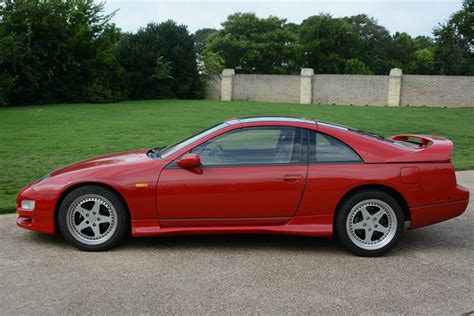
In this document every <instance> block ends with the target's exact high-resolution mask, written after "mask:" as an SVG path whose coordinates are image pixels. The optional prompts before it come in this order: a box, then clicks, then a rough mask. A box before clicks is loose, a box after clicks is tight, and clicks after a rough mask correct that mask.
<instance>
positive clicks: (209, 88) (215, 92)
mask: <svg viewBox="0 0 474 316" xmlns="http://www.w3.org/2000/svg"><path fill="white" fill-rule="evenodd" d="M205 82H206V89H205V91H204V99H206V100H220V99H221V85H222V80H221V78H220V77H219V76H217V75H214V76H209V77H208V78H206V81H205Z"/></svg>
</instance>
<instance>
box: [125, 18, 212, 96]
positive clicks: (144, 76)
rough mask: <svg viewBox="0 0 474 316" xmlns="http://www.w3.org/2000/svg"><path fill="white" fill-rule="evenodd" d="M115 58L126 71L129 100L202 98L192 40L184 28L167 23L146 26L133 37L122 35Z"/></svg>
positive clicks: (129, 34) (170, 22) (128, 34)
mask: <svg viewBox="0 0 474 316" xmlns="http://www.w3.org/2000/svg"><path fill="white" fill-rule="evenodd" d="M117 56H118V59H119V61H120V64H121V66H122V67H123V68H124V69H125V71H126V74H127V84H128V96H129V97H130V98H132V99H163V98H186V99H192V98H199V97H202V95H203V82H202V80H201V78H200V77H199V74H198V69H197V62H196V54H195V52H194V40H193V37H192V36H191V35H190V34H189V32H188V30H187V28H186V26H184V25H177V24H176V22H174V21H171V20H169V21H166V22H163V23H160V24H156V23H150V24H148V25H147V26H146V27H145V28H141V29H139V30H138V32H137V33H135V34H131V33H125V34H122V38H121V40H120V42H119V44H118V47H117Z"/></svg>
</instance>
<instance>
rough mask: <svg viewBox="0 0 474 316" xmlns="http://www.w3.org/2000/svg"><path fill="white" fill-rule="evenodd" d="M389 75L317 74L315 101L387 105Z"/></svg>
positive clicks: (315, 79) (314, 92)
mask: <svg viewBox="0 0 474 316" xmlns="http://www.w3.org/2000/svg"><path fill="white" fill-rule="evenodd" d="M387 94H388V76H362V75H315V76H314V77H313V103H320V104H354V105H366V104H367V105H387Z"/></svg>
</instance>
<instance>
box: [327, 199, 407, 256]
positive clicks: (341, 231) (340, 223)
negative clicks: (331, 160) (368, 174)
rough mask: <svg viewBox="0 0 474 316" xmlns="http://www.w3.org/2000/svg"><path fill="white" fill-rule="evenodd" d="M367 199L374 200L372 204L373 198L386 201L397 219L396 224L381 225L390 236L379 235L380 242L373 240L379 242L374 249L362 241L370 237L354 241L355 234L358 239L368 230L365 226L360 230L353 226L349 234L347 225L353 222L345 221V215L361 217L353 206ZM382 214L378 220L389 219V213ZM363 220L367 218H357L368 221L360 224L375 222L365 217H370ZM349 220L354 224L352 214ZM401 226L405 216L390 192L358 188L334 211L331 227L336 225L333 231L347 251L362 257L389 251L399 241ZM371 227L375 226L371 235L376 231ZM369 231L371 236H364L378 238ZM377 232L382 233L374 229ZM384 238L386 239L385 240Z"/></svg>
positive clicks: (367, 201)
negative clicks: (357, 190)
mask: <svg viewBox="0 0 474 316" xmlns="http://www.w3.org/2000/svg"><path fill="white" fill-rule="evenodd" d="M369 201H372V202H375V203H377V202H376V201H382V202H384V203H385V204H387V205H388V206H389V207H390V208H391V209H392V210H393V213H394V214H392V217H395V218H396V222H397V223H396V225H393V226H389V225H388V224H387V227H382V226H380V227H382V228H384V229H387V230H388V231H389V232H390V233H387V236H390V238H389V237H383V236H384V235H382V236H381V237H380V241H377V240H375V241H374V243H377V242H379V243H380V247H378V248H375V247H377V245H363V244H362V243H363V242H366V241H367V240H369V243H370V242H371V240H372V239H366V241H364V240H361V241H360V242H359V241H358V240H357V237H359V238H360V239H363V238H365V234H366V233H367V230H366V229H367V228H364V229H361V230H356V229H352V230H353V231H354V232H353V233H352V234H351V231H350V229H349V227H348V226H350V225H353V224H351V222H350V221H349V222H348V216H349V215H351V216H359V217H360V216H362V215H361V214H362V212H361V211H359V214H357V211H356V208H355V207H357V206H358V205H364V203H370V202H369ZM365 205H367V204H365ZM382 205H383V204H382ZM370 207H373V208H374V209H375V210H374V211H373V212H374V213H376V212H377V208H376V206H369V208H370ZM362 208H363V207H362ZM353 209H354V210H353ZM351 211H352V213H351ZM354 214H355V215H354ZM372 215H374V214H371V216H372ZM393 215H394V216H393ZM382 216H383V215H382ZM385 216H386V217H385V218H383V219H382V218H378V221H385V222H388V215H385ZM376 217H377V216H374V221H375V220H377V218H376ZM366 219H367V221H366V220H364V218H362V220H360V222H361V223H362V222H364V223H365V222H367V223H368V224H363V226H366V225H372V224H374V225H375V224H376V223H375V222H374V223H372V222H371V221H370V220H368V219H369V217H367V218H366ZM351 221H353V222H352V223H354V221H355V217H354V219H351ZM392 223H393V220H392ZM357 224H359V223H357ZM359 225H360V224H359ZM404 225H405V224H404V216H403V211H402V208H401V206H400V204H399V203H398V202H397V201H396V199H395V198H393V197H392V196H391V195H390V194H388V193H386V192H383V191H378V190H365V191H359V192H356V193H355V194H352V195H351V196H349V197H347V198H346V199H345V200H344V201H343V202H342V203H341V205H340V207H339V208H338V209H337V210H336V216H335V219H334V226H335V227H334V230H335V233H336V236H337V238H338V239H339V241H340V242H341V243H342V244H343V245H344V247H345V248H347V249H348V250H349V251H351V252H353V253H354V254H356V255H358V256H364V257H377V256H382V255H384V254H386V253H387V252H388V251H390V249H392V248H393V247H394V246H395V244H396V243H397V242H398V240H399V239H400V236H401V234H402V231H403V230H404ZM395 226H396V227H395ZM371 227H372V229H374V230H373V231H372V234H375V230H376V229H375V228H373V227H374V226H371ZM379 229H380V228H379ZM368 230H370V229H368ZM362 231H363V235H361V234H362ZM356 233H357V234H358V235H357V236H356V237H354V236H355V235H356ZM349 234H351V236H349ZM372 234H371V235H370V236H372V237H369V236H367V238H375V237H377V236H373V235H372ZM377 234H382V233H379V232H377ZM383 238H386V240H385V241H384V239H383ZM357 242H359V244H357ZM384 242H386V244H384ZM361 244H362V245H361ZM365 247H374V249H366V248H365Z"/></svg>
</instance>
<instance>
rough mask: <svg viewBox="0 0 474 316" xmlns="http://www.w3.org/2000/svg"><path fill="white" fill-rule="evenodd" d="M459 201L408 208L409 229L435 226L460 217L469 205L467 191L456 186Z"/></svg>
mask: <svg viewBox="0 0 474 316" xmlns="http://www.w3.org/2000/svg"><path fill="white" fill-rule="evenodd" d="M456 191H457V193H458V196H462V199H461V200H458V201H454V202H447V203H440V204H434V205H427V206H420V207H412V208H410V215H411V224H410V229H414V228H420V227H423V226H428V225H431V224H436V223H439V222H442V221H446V220H448V219H451V218H454V217H456V216H459V215H461V214H462V213H464V211H465V210H466V209H467V205H468V204H469V191H468V190H467V189H466V188H464V187H462V186H460V185H458V186H457V188H456Z"/></svg>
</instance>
